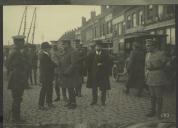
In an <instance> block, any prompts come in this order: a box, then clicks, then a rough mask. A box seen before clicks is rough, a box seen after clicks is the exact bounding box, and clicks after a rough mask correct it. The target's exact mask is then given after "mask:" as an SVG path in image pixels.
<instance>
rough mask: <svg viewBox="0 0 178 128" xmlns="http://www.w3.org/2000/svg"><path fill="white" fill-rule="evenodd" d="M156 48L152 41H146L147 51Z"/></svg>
mask: <svg viewBox="0 0 178 128" xmlns="http://www.w3.org/2000/svg"><path fill="white" fill-rule="evenodd" d="M154 49H155V46H154V45H153V44H152V43H150V42H147V43H146V50H147V52H152V51H153V50H154Z"/></svg>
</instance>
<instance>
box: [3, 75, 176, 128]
mask: <svg viewBox="0 0 178 128" xmlns="http://www.w3.org/2000/svg"><path fill="white" fill-rule="evenodd" d="M4 79H6V78H4ZM123 84H124V82H119V83H116V82H114V81H112V79H111V85H112V89H111V91H110V92H109V93H108V94H107V102H106V106H101V103H100V101H99V102H98V105H97V106H90V102H91V90H89V89H87V88H86V87H85V84H84V85H83V88H82V97H81V98H77V104H78V107H77V109H75V110H68V109H67V108H65V107H64V104H65V102H64V101H62V100H61V101H59V102H54V104H55V106H56V107H55V108H52V109H49V110H47V111H41V110H38V98H39V90H40V87H39V86H36V85H33V86H31V87H32V89H28V90H25V92H24V97H23V103H22V117H23V118H24V119H25V120H26V123H27V124H33V125H40V124H41V125H45V124H65V123H67V124H80V123H81V124H85V123H87V124H88V123H89V124H96V123H97V124H98V123H99V124H104V123H107V124H110V123H112V124H114V123H117V124H128V123H132V122H133V123H135V122H142V121H157V118H146V117H145V114H146V113H147V110H148V109H149V106H150V105H149V97H148V95H145V96H144V97H141V98H139V97H135V96H134V90H132V92H131V94H130V95H125V94H124V93H123V88H124V85H123ZM6 85H7V82H6V81H5V80H4V94H3V96H4V104H3V105H4V123H5V126H7V127H8V126H10V125H11V124H12V122H11V102H12V99H11V95H10V91H9V90H7V87H6ZM53 98H55V93H54V96H53ZM165 98H166V99H165V100H164V110H163V112H165V113H169V114H170V117H169V118H168V119H166V120H165V121H175V109H176V107H175V102H176V100H175V99H176V97H175V94H174V93H172V94H170V95H169V96H168V95H166V96H165Z"/></svg>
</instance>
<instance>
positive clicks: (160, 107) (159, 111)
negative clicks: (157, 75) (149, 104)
mask: <svg viewBox="0 0 178 128" xmlns="http://www.w3.org/2000/svg"><path fill="white" fill-rule="evenodd" d="M157 100H158V101H157V104H158V108H157V109H158V112H157V116H158V118H159V119H161V118H162V117H161V113H162V106H163V98H157Z"/></svg>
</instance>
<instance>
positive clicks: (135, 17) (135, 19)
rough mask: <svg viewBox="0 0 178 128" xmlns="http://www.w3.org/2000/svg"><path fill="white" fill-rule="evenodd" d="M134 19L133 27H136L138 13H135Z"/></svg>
mask: <svg viewBox="0 0 178 128" xmlns="http://www.w3.org/2000/svg"><path fill="white" fill-rule="evenodd" d="M132 20H133V22H132V23H133V27H136V26H137V15H136V13H134V14H133V17H132Z"/></svg>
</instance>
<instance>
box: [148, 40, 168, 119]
mask: <svg viewBox="0 0 178 128" xmlns="http://www.w3.org/2000/svg"><path fill="white" fill-rule="evenodd" d="M157 43H158V42H156V41H155V40H153V39H148V40H146V49H147V54H146V61H145V69H146V71H145V74H146V75H145V77H146V84H147V85H148V86H149V90H150V95H151V109H150V112H149V113H148V114H147V115H146V116H148V117H153V116H155V115H156V114H157V116H158V118H161V113H162V106H163V87H164V86H165V85H166V84H167V78H166V74H165V72H164V68H165V65H166V63H167V58H166V56H165V53H164V52H163V51H160V50H159V49H158V47H157Z"/></svg>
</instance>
